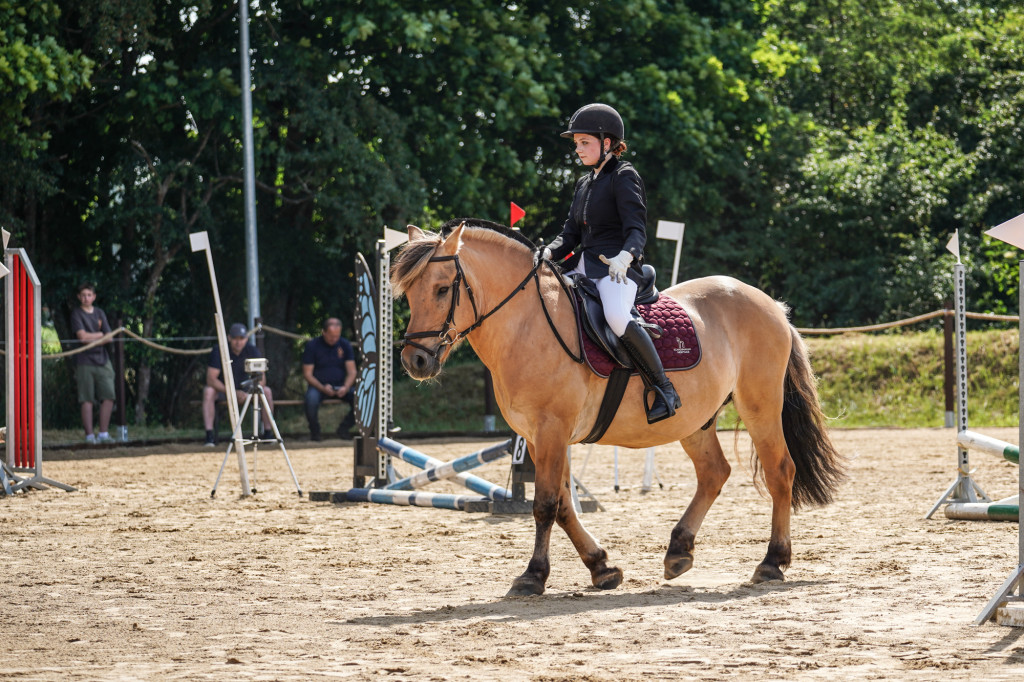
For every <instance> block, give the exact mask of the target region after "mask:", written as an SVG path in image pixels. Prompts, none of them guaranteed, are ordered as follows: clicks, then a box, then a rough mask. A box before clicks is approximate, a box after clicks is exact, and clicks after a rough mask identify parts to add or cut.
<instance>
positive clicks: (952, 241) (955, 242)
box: [946, 228, 960, 263]
mask: <svg viewBox="0 0 1024 682" xmlns="http://www.w3.org/2000/svg"><path fill="white" fill-rule="evenodd" d="M946 251H949V252H950V253H951V254H953V255H954V256H956V262H957V263H959V262H960V228H957V229H955V230H953V236H952V237H950V238H949V241H948V242H946Z"/></svg>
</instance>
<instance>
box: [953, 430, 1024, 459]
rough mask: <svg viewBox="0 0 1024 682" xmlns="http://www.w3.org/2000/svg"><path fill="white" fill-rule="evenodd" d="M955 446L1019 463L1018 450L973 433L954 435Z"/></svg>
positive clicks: (965, 432) (964, 432)
mask: <svg viewBox="0 0 1024 682" xmlns="http://www.w3.org/2000/svg"><path fill="white" fill-rule="evenodd" d="M956 444H957V445H959V446H960V447H962V448H964V449H965V450H977V451H979V452H985V453H988V454H990V455H995V456H996V457H1002V458H1003V459H1005V460H1006V461H1007V462H1013V463H1014V464H1019V463H1020V448H1018V447H1017V446H1016V445H1011V444H1009V443H1007V442H1006V441H1002V440H999V439H998V438H992V437H991V436H986V435H984V434H981V433H975V432H974V431H961V432H960V433H958V434H956Z"/></svg>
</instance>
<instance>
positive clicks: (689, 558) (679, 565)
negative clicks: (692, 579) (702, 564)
mask: <svg viewBox="0 0 1024 682" xmlns="http://www.w3.org/2000/svg"><path fill="white" fill-rule="evenodd" d="M691 568H693V555H692V554H689V553H687V554H681V555H679V556H674V557H665V580H672V578H678V577H679V576H681V575H682V574H683V573H686V572H687V571H689V570H690V569H691Z"/></svg>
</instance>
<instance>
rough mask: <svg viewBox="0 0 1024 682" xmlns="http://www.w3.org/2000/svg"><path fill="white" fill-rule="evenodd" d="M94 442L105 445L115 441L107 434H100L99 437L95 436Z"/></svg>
mask: <svg viewBox="0 0 1024 682" xmlns="http://www.w3.org/2000/svg"><path fill="white" fill-rule="evenodd" d="M96 442H97V443H104V444H107V443H113V442H115V441H114V439H113V438H111V437H110V434H109V433H101V434H100V435H98V436H96Z"/></svg>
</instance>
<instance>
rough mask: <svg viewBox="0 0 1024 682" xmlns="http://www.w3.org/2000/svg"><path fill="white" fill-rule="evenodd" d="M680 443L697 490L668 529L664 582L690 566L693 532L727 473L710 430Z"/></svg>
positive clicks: (716, 442)
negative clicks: (681, 515) (669, 535)
mask: <svg viewBox="0 0 1024 682" xmlns="http://www.w3.org/2000/svg"><path fill="white" fill-rule="evenodd" d="M680 443H682V445H683V449H684V450H686V454H687V455H689V456H690V459H691V460H692V461H693V468H694V470H695V472H696V474H697V491H696V492H695V493H694V494H693V499H692V500H690V504H689V505H688V506H687V507H686V512H685V513H684V514H683V517H682V518H681V519H680V520H679V523H677V524H676V526H675V528H673V529H672V537H671V540H670V541H669V544H668V552H666V553H665V579H666V580H671V579H672V578H675V577H677V576H680V575H682V574H683V573H685V572H686V571H688V570H690V569H691V568H692V567H693V549H694V540H695V539H696V537H697V531H698V530H700V525H701V523H703V522H704V516H705V515H706V514H707V513H708V509H710V508H711V505H712V503H714V501H715V499H716V498H717V497H718V495H719V493H721V492H722V486H723V485H725V481H726V480H727V479H728V478H729V473H730V471H731V467H730V466H729V462H728V461H727V460H726V459H725V454H724V453H723V452H722V446H721V444H720V443H719V442H718V435H717V434H716V433H715V430H714V427H712V428H709V429H708V430H706V431H697V432H696V433H694V434H692V435H690V436H688V437H686V438H684V439H683V440H682V441H680Z"/></svg>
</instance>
